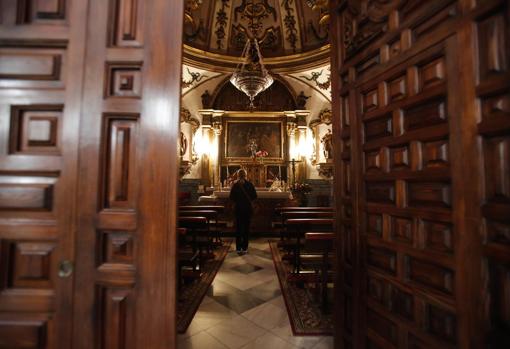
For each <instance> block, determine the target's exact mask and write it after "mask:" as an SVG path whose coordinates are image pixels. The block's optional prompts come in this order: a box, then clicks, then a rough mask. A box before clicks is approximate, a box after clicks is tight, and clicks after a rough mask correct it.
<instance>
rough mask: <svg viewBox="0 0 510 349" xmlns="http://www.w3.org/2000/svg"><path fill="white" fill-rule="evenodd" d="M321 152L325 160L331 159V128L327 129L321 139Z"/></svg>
mask: <svg viewBox="0 0 510 349" xmlns="http://www.w3.org/2000/svg"><path fill="white" fill-rule="evenodd" d="M321 143H322V147H323V153H324V157H325V158H326V160H332V159H333V134H332V133H331V129H328V132H327V133H326V134H325V135H324V136H323V137H322V139H321Z"/></svg>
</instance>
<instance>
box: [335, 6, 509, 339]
mask: <svg viewBox="0 0 510 349" xmlns="http://www.w3.org/2000/svg"><path fill="white" fill-rule="evenodd" d="M332 5H333V8H332V11H331V12H332V13H334V14H335V16H333V18H332V19H333V23H334V25H333V29H332V31H333V33H332V34H333V50H332V54H333V58H334V59H333V62H334V63H333V67H332V76H333V77H334V78H333V81H334V82H335V83H336V86H333V101H334V102H333V104H334V107H333V112H334V134H335V157H336V159H337V160H338V161H336V162H335V166H336V167H335V171H336V174H335V179H336V180H337V185H336V188H335V192H336V195H335V196H336V197H337V198H340V199H339V200H338V201H337V208H338V212H341V216H340V217H339V221H338V223H339V224H338V242H339V248H338V251H339V256H338V270H339V273H338V280H337V282H336V283H335V286H336V287H337V288H336V292H335V296H336V297H337V300H338V302H337V311H336V314H337V316H338V318H337V320H338V321H337V328H338V331H337V333H336V334H337V337H336V345H337V347H338V348H454V347H458V348H507V347H508V346H509V345H510V344H509V343H510V340H509V336H508V333H509V332H508V331H509V328H510V321H509V319H510V305H509V302H508V295H509V294H510V269H509V267H508V265H509V261H510V259H509V256H510V249H509V246H510V245H509V243H510V239H509V233H508V232H509V229H510V221H509V217H510V214H509V212H510V210H509V208H510V190H509V188H510V186H509V178H510V173H509V172H510V170H509V168H510V167H509V166H510V156H509V153H510V146H509V144H510V138H509V137H510V126H509V125H510V124H509V122H508V120H509V113H510V108H509V106H510V103H509V101H510V99H509V94H508V89H509V87H510V84H509V82H510V78H509V73H510V71H509V69H510V65H509V62H510V61H509V59H510V47H509V45H508V40H509V37H508V35H509V21H510V17H509V16H510V8H509V2H508V1H505V0H487V1H485V0H483V1H482V0H472V1H471V0H468V1H455V0H430V1H407V0H395V1H368V0H363V1H343V0H337V1H333V3H332Z"/></svg>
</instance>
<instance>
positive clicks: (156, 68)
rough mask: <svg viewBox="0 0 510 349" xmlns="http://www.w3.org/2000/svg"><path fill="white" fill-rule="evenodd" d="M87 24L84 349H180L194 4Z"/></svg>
mask: <svg viewBox="0 0 510 349" xmlns="http://www.w3.org/2000/svg"><path fill="white" fill-rule="evenodd" d="M88 16H89V18H88V35H87V50H86V56H85V57H86V67H85V83H84V94H83V109H82V122H81V125H80V164H79V189H78V203H79V206H78V208H79V209H78V216H79V223H78V230H77V238H76V244H77V250H76V292H75V298H74V324H75V326H74V331H73V338H74V342H73V347H74V348H87V349H88V348H104V349H110V348H119V349H120V348H175V323H174V318H175V303H176V298H175V293H176V289H175V288H176V287H175V285H176V282H175V280H176V273H175V271H176V267H175V251H176V237H175V225H176V222H175V216H176V210H175V200H176V187H177V181H178V167H179V159H178V153H177V139H178V135H179V103H180V82H181V47H182V43H181V42H182V17H183V2H182V1H169V0H153V1H136V0H111V1H104V0H94V1H91V2H90V6H89V12H88Z"/></svg>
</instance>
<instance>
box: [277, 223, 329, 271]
mask: <svg viewBox="0 0 510 349" xmlns="http://www.w3.org/2000/svg"><path fill="white" fill-rule="evenodd" d="M333 224H334V219H332V218H295V219H288V220H286V221H285V227H286V231H287V236H288V238H290V239H293V242H294V244H293V257H294V258H293V259H294V272H295V273H298V274H299V271H300V264H301V261H300V251H301V245H302V243H301V241H302V239H303V238H304V236H305V233H306V232H310V231H314V232H333Z"/></svg>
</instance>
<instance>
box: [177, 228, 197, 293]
mask: <svg viewBox="0 0 510 349" xmlns="http://www.w3.org/2000/svg"><path fill="white" fill-rule="evenodd" d="M187 233H188V231H187V230H186V228H177V234H178V237H179V249H178V250H177V256H178V257H177V260H178V268H177V273H178V278H177V280H178V282H179V289H180V288H181V287H182V285H183V284H184V273H183V269H184V268H185V267H189V268H191V272H192V277H200V275H195V274H196V271H197V262H198V259H199V253H198V251H193V247H192V246H190V245H189V244H188V243H187V241H186V235H187Z"/></svg>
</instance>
